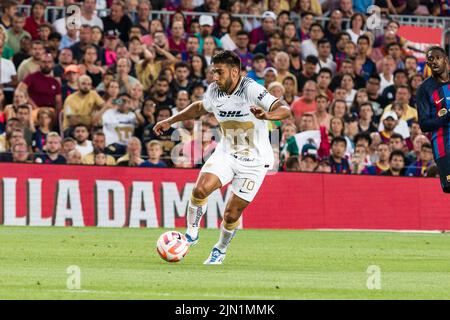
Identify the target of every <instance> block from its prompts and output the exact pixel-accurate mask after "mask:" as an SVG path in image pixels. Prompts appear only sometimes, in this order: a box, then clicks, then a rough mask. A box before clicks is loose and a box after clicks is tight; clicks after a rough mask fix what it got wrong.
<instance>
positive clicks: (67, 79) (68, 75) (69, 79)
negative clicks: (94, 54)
mask: <svg viewBox="0 0 450 320" xmlns="http://www.w3.org/2000/svg"><path fill="white" fill-rule="evenodd" d="M79 77H80V68H79V67H78V65H76V64H71V65H68V66H67V67H66V68H65V69H64V78H63V84H62V87H61V93H62V99H63V101H65V100H66V98H67V97H68V96H70V95H71V94H72V93H74V92H75V91H77V90H78V78H79Z"/></svg>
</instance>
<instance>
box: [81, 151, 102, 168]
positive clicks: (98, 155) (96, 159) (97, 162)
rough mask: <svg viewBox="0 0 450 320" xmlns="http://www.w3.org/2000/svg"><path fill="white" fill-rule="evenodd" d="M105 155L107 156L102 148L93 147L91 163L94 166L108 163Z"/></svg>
mask: <svg viewBox="0 0 450 320" xmlns="http://www.w3.org/2000/svg"><path fill="white" fill-rule="evenodd" d="M106 157H107V155H106V154H105V153H104V152H103V151H102V150H98V149H94V163H93V164H94V165H96V166H106V165H108V164H107V158H106ZM83 159H84V158H83ZM82 162H83V161H82ZM83 164H85V163H83Z"/></svg>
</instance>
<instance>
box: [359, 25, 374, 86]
mask: <svg viewBox="0 0 450 320" xmlns="http://www.w3.org/2000/svg"><path fill="white" fill-rule="evenodd" d="M357 49H358V52H357V58H359V59H361V61H362V63H363V64H362V73H361V74H360V75H361V76H362V77H363V78H364V80H366V81H367V80H368V79H369V77H370V75H372V74H374V73H376V72H377V68H376V65H375V63H374V62H373V61H372V60H371V59H370V58H369V53H370V49H371V46H370V39H369V37H368V36H366V35H364V34H363V35H361V36H360V37H359V38H358V40H357Z"/></svg>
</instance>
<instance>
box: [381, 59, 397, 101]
mask: <svg viewBox="0 0 450 320" xmlns="http://www.w3.org/2000/svg"><path fill="white" fill-rule="evenodd" d="M395 69H396V68H395V60H394V58H392V56H390V55H387V56H385V57H384V58H383V60H382V62H381V73H380V74H379V75H380V79H381V83H380V89H379V92H380V93H382V92H383V90H384V89H386V88H387V87H389V86H391V85H393V84H394V71H395Z"/></svg>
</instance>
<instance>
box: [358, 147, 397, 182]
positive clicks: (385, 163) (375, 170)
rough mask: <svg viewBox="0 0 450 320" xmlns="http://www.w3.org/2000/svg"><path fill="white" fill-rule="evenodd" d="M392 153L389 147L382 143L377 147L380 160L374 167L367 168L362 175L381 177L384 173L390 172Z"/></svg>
mask: <svg viewBox="0 0 450 320" xmlns="http://www.w3.org/2000/svg"><path fill="white" fill-rule="evenodd" d="M390 153H391V151H390V150H389V146H388V145H387V144H386V143H384V142H381V143H380V144H379V145H378V147H377V154H378V160H377V161H376V162H375V163H374V164H373V165H369V166H366V167H365V168H364V169H363V171H362V174H370V175H381V173H382V172H383V171H387V170H389V156H390Z"/></svg>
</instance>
